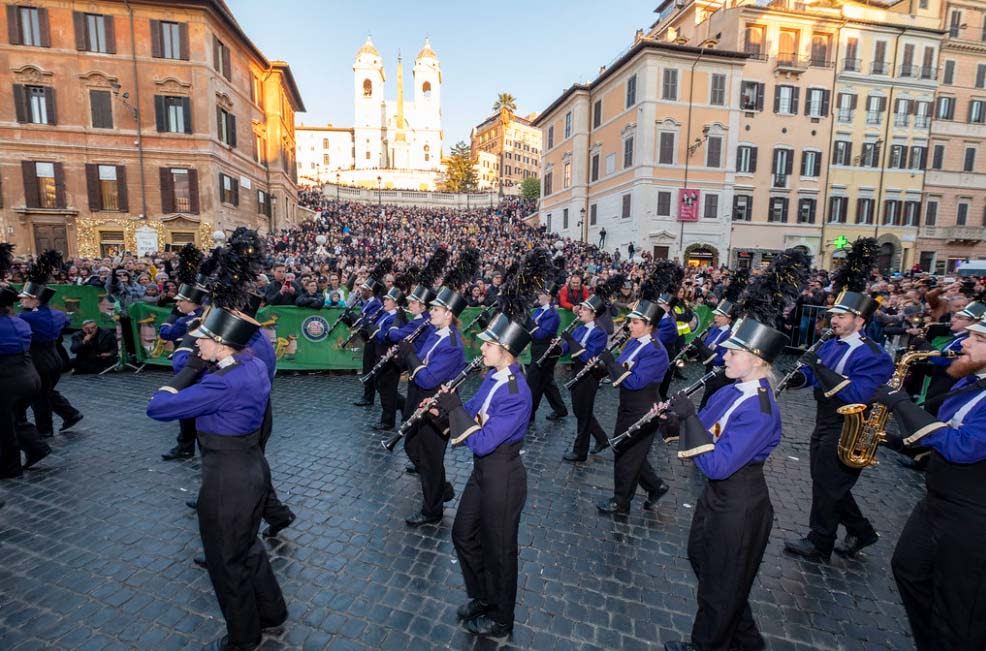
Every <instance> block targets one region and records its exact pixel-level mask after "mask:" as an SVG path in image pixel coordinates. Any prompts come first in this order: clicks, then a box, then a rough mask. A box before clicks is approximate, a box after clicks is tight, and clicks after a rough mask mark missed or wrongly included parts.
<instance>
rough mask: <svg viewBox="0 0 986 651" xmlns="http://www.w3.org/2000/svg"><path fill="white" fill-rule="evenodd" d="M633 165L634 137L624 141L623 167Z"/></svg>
mask: <svg viewBox="0 0 986 651" xmlns="http://www.w3.org/2000/svg"><path fill="white" fill-rule="evenodd" d="M632 165H633V138H627V139H626V140H624V141H623V169H626V168H628V167H631V166H632Z"/></svg>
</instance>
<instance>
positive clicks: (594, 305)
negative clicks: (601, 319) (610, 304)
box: [579, 294, 606, 316]
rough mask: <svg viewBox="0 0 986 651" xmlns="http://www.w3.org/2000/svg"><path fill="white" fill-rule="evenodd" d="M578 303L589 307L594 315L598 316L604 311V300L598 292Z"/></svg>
mask: <svg viewBox="0 0 986 651" xmlns="http://www.w3.org/2000/svg"><path fill="white" fill-rule="evenodd" d="M579 305H580V306H581V307H586V308H589V309H590V310H592V313H593V314H595V315H596V316H599V315H600V314H602V313H603V312H604V311H606V301H604V300H603V299H602V297H601V296H599V295H598V294H592V295H590V296H589V298H587V299H585V300H584V301H582V302H581V303H579Z"/></svg>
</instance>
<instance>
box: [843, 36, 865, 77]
mask: <svg viewBox="0 0 986 651" xmlns="http://www.w3.org/2000/svg"><path fill="white" fill-rule="evenodd" d="M861 63H862V62H861V61H860V60H859V39H858V38H856V37H851V38H847V39H846V58H845V59H844V60H843V65H842V67H843V70H846V71H848V72H859V71H860V69H861V68H862V66H861V65H860V64H861Z"/></svg>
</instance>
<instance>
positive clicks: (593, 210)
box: [589, 204, 599, 226]
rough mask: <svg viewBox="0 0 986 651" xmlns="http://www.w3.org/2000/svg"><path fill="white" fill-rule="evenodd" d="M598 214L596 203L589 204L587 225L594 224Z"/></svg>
mask: <svg viewBox="0 0 986 651" xmlns="http://www.w3.org/2000/svg"><path fill="white" fill-rule="evenodd" d="M598 215H599V206H598V205H596V204H591V205H590V206H589V226H595V225H596V220H597V218H598Z"/></svg>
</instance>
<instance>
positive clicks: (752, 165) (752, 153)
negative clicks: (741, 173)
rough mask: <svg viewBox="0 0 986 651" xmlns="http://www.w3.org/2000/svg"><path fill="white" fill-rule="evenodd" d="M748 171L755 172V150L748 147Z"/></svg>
mask: <svg viewBox="0 0 986 651" xmlns="http://www.w3.org/2000/svg"><path fill="white" fill-rule="evenodd" d="M750 171H751V172H756V171H757V148H756V147H750Z"/></svg>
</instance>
